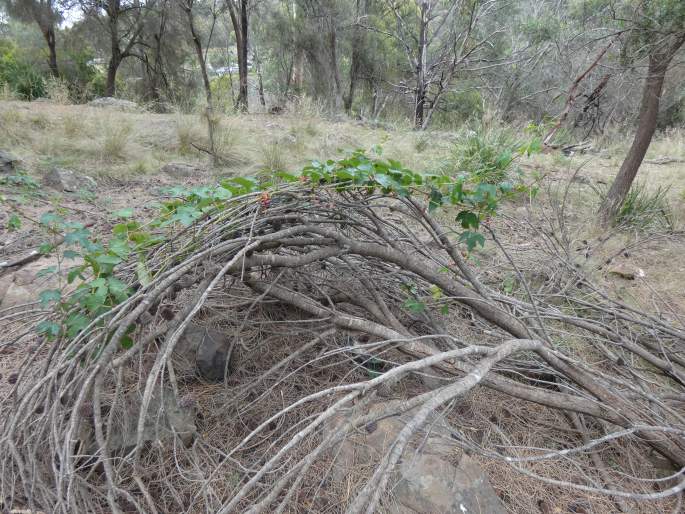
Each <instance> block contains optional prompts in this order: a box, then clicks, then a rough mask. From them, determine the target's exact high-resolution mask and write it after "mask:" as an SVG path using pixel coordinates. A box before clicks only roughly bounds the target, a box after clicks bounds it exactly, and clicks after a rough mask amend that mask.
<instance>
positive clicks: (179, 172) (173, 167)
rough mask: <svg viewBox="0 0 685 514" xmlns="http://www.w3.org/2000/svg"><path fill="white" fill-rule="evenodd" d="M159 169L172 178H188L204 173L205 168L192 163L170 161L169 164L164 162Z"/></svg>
mask: <svg viewBox="0 0 685 514" xmlns="http://www.w3.org/2000/svg"><path fill="white" fill-rule="evenodd" d="M160 171H161V172H162V173H164V174H166V175H170V176H172V177H174V178H189V177H196V176H197V175H200V174H202V173H204V172H205V169H204V168H202V167H200V166H196V165H194V164H186V163H183V162H170V163H169V164H165V165H164V166H162V169H161V170H160Z"/></svg>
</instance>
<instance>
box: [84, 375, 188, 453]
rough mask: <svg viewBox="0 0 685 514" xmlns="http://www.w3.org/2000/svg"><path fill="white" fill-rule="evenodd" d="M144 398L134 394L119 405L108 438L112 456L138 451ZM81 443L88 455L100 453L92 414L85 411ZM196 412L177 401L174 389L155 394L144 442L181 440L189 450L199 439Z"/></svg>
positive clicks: (145, 426)
mask: <svg viewBox="0 0 685 514" xmlns="http://www.w3.org/2000/svg"><path fill="white" fill-rule="evenodd" d="M142 400H143V398H142V391H141V394H131V395H128V396H126V397H124V398H123V399H120V400H119V402H118V405H119V406H120V407H119V408H120V409H121V411H120V412H118V413H117V414H118V415H116V416H114V417H113V421H114V423H113V425H112V431H111V433H109V434H108V440H109V443H108V447H109V449H110V451H111V452H112V453H113V454H123V453H127V452H129V451H130V450H131V449H132V448H134V447H135V445H136V442H137V437H138V418H139V417H140V411H141V407H142ZM81 414H82V416H83V420H82V423H81V426H80V430H79V440H80V441H81V444H82V447H83V448H84V449H85V453H86V454H90V455H93V454H95V453H97V443H96V440H95V430H94V427H93V418H92V412H90V410H89V409H88V408H87V406H86V408H84V410H83V412H81ZM196 420H197V408H196V404H195V402H193V401H187V400H186V399H183V398H182V399H180V400H179V399H178V398H176V397H175V396H174V393H173V391H172V390H171V389H166V388H165V389H162V390H157V391H154V392H153V394H152V398H151V400H150V405H149V407H148V409H147V411H146V414H145V422H144V425H143V442H153V443H158V444H164V443H167V442H170V441H171V440H173V438H174V437H179V438H180V439H181V441H182V442H183V444H184V445H185V446H186V447H189V446H191V445H192V443H193V441H194V440H195V437H196V436H197V433H198V432H197V426H196V424H195V422H196Z"/></svg>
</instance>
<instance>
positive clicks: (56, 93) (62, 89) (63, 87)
mask: <svg viewBox="0 0 685 514" xmlns="http://www.w3.org/2000/svg"><path fill="white" fill-rule="evenodd" d="M45 93H46V94H47V97H48V98H49V99H50V100H52V101H53V102H55V103H56V104H60V105H69V104H70V103H71V98H70V97H69V86H68V85H67V83H66V81H64V80H62V79H56V78H50V79H48V80H46V81H45Z"/></svg>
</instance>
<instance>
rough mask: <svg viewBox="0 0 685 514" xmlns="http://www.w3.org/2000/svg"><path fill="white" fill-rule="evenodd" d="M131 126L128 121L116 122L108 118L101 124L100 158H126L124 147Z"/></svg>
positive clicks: (127, 140) (109, 160)
mask: <svg viewBox="0 0 685 514" xmlns="http://www.w3.org/2000/svg"><path fill="white" fill-rule="evenodd" d="M131 134H132V128H131V125H129V124H128V123H126V122H124V123H117V120H115V119H113V118H110V119H108V120H106V121H104V122H103V123H102V125H101V138H100V154H101V157H102V160H104V161H106V162H114V161H118V160H123V159H125V158H126V148H127V146H128V144H129V141H130V139H131Z"/></svg>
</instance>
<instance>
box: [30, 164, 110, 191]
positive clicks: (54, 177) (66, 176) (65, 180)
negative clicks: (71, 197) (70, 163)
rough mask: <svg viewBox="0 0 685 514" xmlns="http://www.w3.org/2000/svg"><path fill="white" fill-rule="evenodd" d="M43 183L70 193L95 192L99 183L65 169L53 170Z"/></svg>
mask: <svg viewBox="0 0 685 514" xmlns="http://www.w3.org/2000/svg"><path fill="white" fill-rule="evenodd" d="M43 183H44V184H45V185H46V186H48V187H52V188H53V189H56V190H57V191H66V192H69V193H74V192H76V191H81V190H86V191H94V190H95V189H96V187H97V183H96V182H95V180H94V179H93V178H92V177H89V176H87V175H77V174H76V173H74V172H73V171H71V170H66V169H63V168H52V169H51V170H50V172H49V173H48V174H47V175H45V177H44V178H43Z"/></svg>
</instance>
